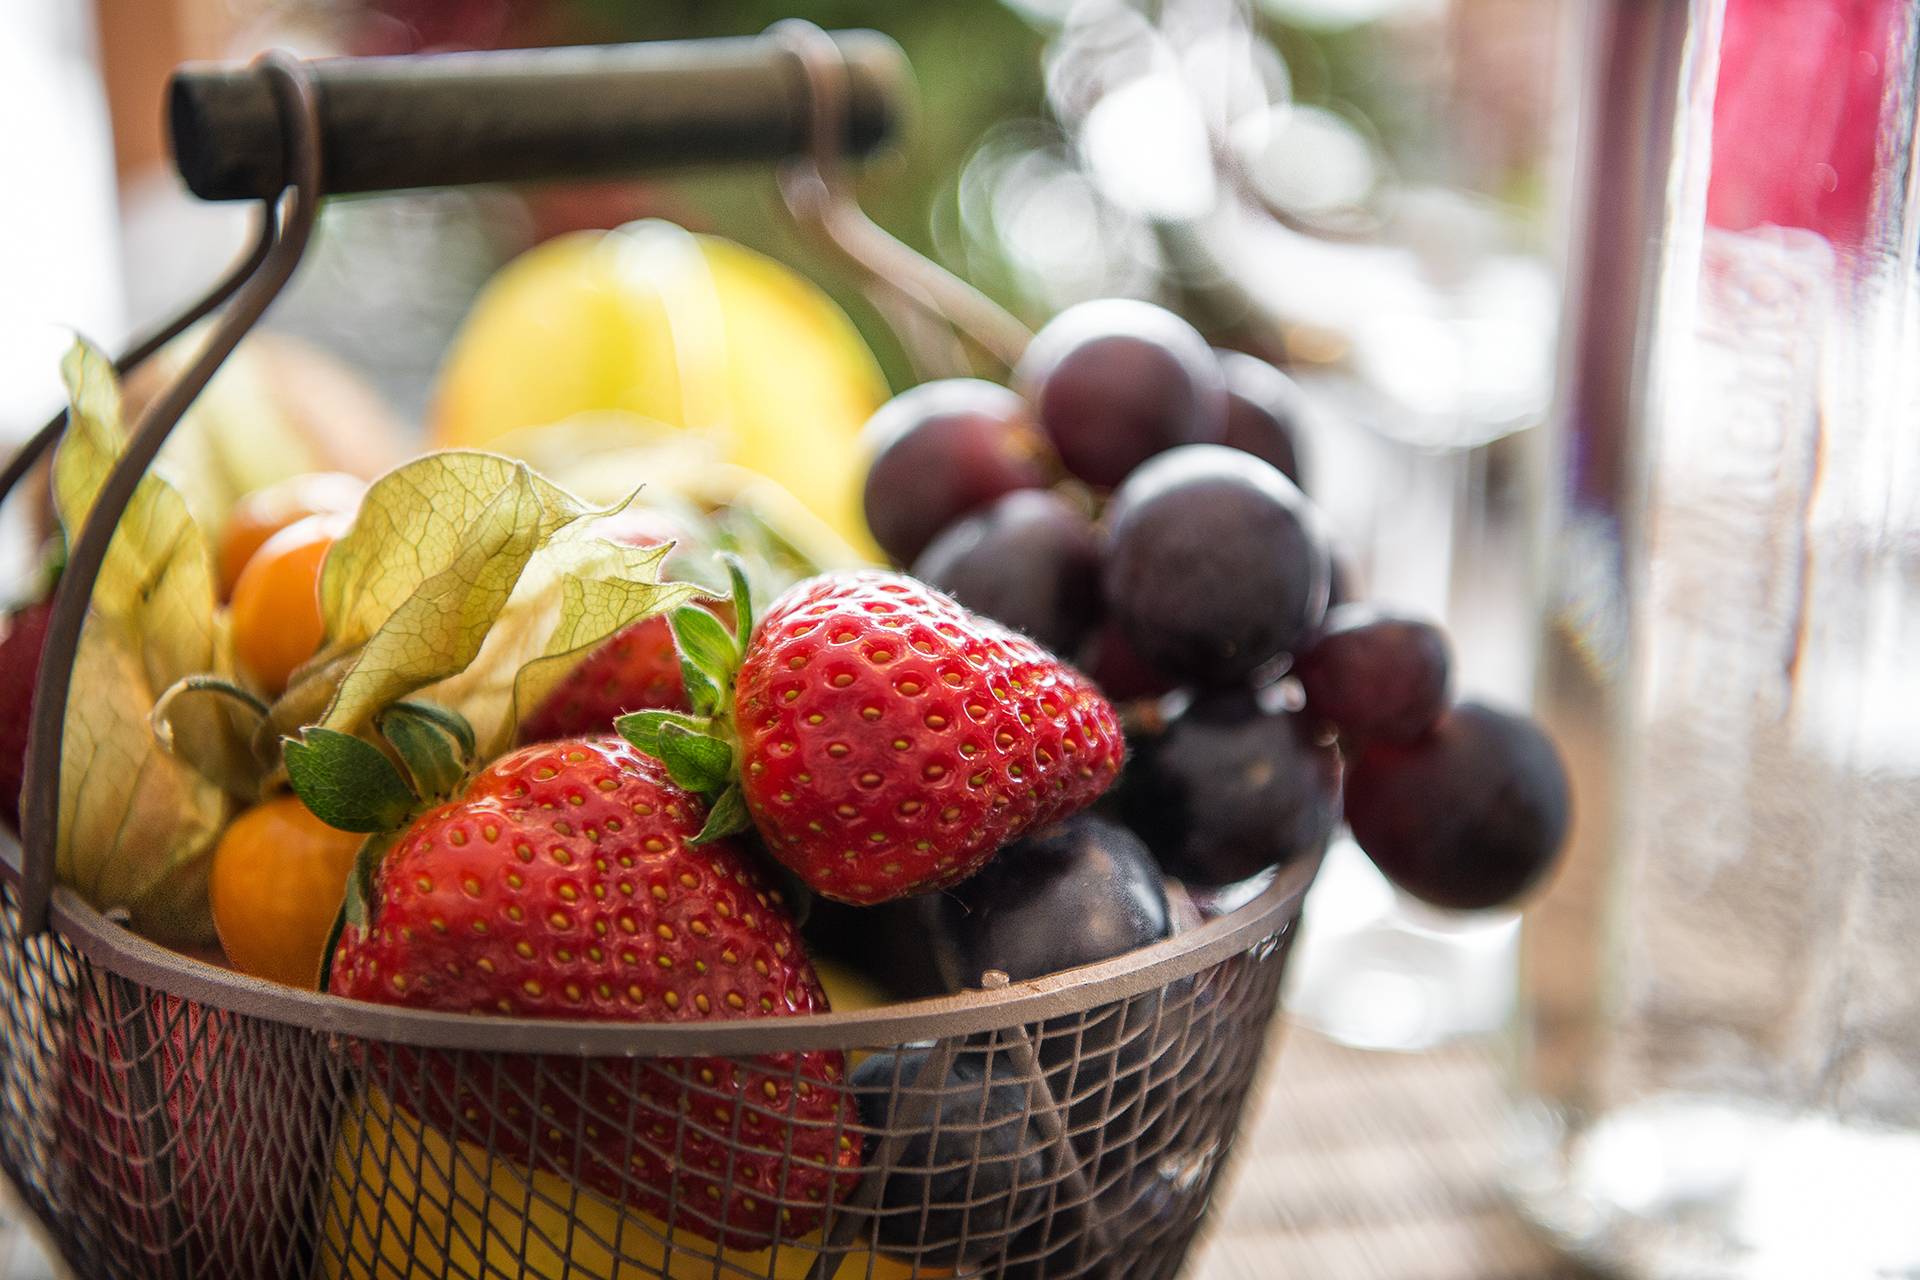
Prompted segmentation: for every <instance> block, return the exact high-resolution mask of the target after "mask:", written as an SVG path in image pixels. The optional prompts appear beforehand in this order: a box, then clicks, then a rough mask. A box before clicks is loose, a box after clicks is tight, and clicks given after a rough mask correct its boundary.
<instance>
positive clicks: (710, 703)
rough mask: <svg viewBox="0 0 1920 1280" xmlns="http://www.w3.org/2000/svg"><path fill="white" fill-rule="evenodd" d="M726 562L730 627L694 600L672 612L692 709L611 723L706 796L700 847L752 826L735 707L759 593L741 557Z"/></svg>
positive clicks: (637, 713) (635, 714) (698, 837)
mask: <svg viewBox="0 0 1920 1280" xmlns="http://www.w3.org/2000/svg"><path fill="white" fill-rule="evenodd" d="M720 559H721V562H722V563H723V564H725V565H726V568H727V578H728V580H729V581H730V582H731V583H732V587H733V629H732V631H728V630H727V628H726V626H725V624H723V623H722V622H721V621H720V620H719V619H718V618H716V617H714V615H713V614H711V613H709V612H708V611H707V610H705V609H701V608H697V607H694V606H692V605H683V606H681V607H680V608H678V609H675V610H674V611H673V612H672V613H670V614H668V615H667V625H668V626H669V627H671V628H672V629H673V641H674V646H675V647H676V648H677V649H679V651H680V674H681V680H682V683H683V684H685V686H686V690H687V705H688V706H689V707H690V708H691V711H690V712H685V711H635V712H632V713H631V714H628V715H624V716H621V717H620V718H619V719H617V720H615V721H614V722H613V723H614V728H615V729H617V730H618V731H619V733H620V736H621V737H623V738H625V739H626V740H627V741H628V742H631V743H632V744H633V745H634V747H635V748H636V749H637V750H639V751H640V752H642V753H643V754H645V755H649V756H652V757H653V758H654V759H656V760H658V761H660V762H661V763H662V764H664V765H665V766H666V767H667V775H668V776H669V777H671V778H672V779H673V780H674V782H675V783H677V784H678V785H680V786H682V787H685V788H686V789H687V790H689V791H692V792H695V793H697V794H699V795H702V796H704V797H706V799H707V802H708V808H707V821H706V825H705V826H703V827H701V828H700V833H699V834H698V835H696V836H695V837H694V838H693V843H694V844H706V843H708V842H710V841H714V840H720V839H724V838H725V837H727V836H731V835H737V834H739V833H740V832H742V831H745V830H746V829H747V828H748V827H749V826H750V825H752V820H751V819H750V818H749V817H748V815H747V804H746V799H745V797H744V796H743V795H742V793H741V790H740V747H739V741H738V737H737V735H736V733H735V732H734V727H733V717H732V706H733V681H734V676H735V674H736V673H737V672H738V671H739V670H740V663H741V661H742V660H743V659H744V658H745V656H746V652H747V641H748V639H749V638H750V637H751V636H752V635H753V593H752V591H751V590H750V588H749V587H748V584H747V572H746V567H745V566H744V565H743V564H742V563H741V562H740V559H739V557H737V556H734V555H732V554H723V555H722V556H721V557H720Z"/></svg>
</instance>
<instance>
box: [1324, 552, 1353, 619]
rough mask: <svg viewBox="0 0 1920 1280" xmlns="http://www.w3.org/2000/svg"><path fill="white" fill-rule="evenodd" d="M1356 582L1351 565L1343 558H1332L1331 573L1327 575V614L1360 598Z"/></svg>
mask: <svg viewBox="0 0 1920 1280" xmlns="http://www.w3.org/2000/svg"><path fill="white" fill-rule="evenodd" d="M1357 581H1358V579H1357V577H1356V576H1355V573H1354V569H1353V565H1352V564H1351V563H1349V562H1348V561H1347V559H1346V558H1345V557H1344V556H1335V557H1333V567H1332V572H1331V573H1329V574H1328V575H1327V612H1329V613H1331V612H1333V611H1334V610H1335V609H1338V608H1339V607H1340V606H1341V605H1343V604H1352V603H1353V602H1354V601H1355V600H1358V599H1359V598H1360V593H1359V589H1358V588H1357V587H1356V585H1355V583H1356V582H1357Z"/></svg>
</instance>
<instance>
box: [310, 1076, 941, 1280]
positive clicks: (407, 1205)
mask: <svg viewBox="0 0 1920 1280" xmlns="http://www.w3.org/2000/svg"><path fill="white" fill-rule="evenodd" d="M355 1183H357V1184H358V1189H357V1191H356V1190H355V1187H354V1185H353V1184H355ZM481 1206H485V1210H484V1212H483V1211H482V1208H481ZM323 1214H324V1220H323V1222H322V1223H321V1235H322V1241H321V1247H320V1267H319V1272H320V1274H321V1275H322V1276H324V1277H326V1278H327V1280H441V1278H442V1277H444V1276H449V1275H463V1276H464V1275H475V1276H477V1275H502V1276H522V1275H524V1276H536V1277H549V1276H553V1277H557V1276H561V1275H566V1276H595V1277H603V1278H604V1280H643V1277H644V1278H645V1280H654V1278H655V1277H659V1276H668V1277H671V1278H672V1280H711V1277H713V1276H714V1275H716V1274H726V1275H750V1276H764V1275H767V1274H768V1263H769V1262H770V1261H773V1262H774V1266H773V1270H772V1274H773V1275H774V1276H776V1277H778V1278H779V1280H802V1277H804V1276H806V1275H807V1274H808V1271H809V1270H810V1269H811V1267H812V1266H813V1263H814V1259H815V1255H814V1254H813V1253H811V1252H809V1251H808V1250H807V1249H806V1248H805V1247H802V1246H799V1245H790V1246H787V1247H785V1248H782V1249H781V1250H780V1255H779V1258H778V1259H777V1260H774V1259H772V1258H770V1257H769V1255H768V1254H767V1253H765V1252H760V1253H741V1252H738V1251H736V1250H731V1249H729V1250H723V1251H721V1252H720V1255H719V1256H720V1259H721V1262H722V1266H721V1267H720V1268H716V1266H715V1260H714V1253H713V1250H715V1249H717V1248H718V1246H716V1245H713V1244H711V1243H709V1242H707V1241H705V1240H701V1239H699V1238H698V1237H696V1236H689V1235H687V1234H685V1233H684V1232H683V1233H681V1235H680V1236H679V1237H678V1238H676V1240H675V1248H674V1251H673V1254H672V1256H671V1257H669V1256H668V1255H667V1249H666V1246H665V1244H664V1243H663V1241H664V1240H665V1238H666V1227H665V1225H664V1224H662V1223H661V1222H660V1221H659V1220H657V1219H655V1218H652V1217H649V1216H647V1215H646V1214H642V1213H638V1212H635V1211H633V1210H629V1209H623V1208H621V1207H620V1206H618V1205H616V1204H614V1203H613V1202H612V1201H610V1200H607V1199H605V1198H603V1197H601V1196H599V1195H596V1194H595V1193H593V1192H591V1191H588V1190H586V1189H585V1188H583V1187H580V1186H578V1185H576V1184H574V1183H572V1182H570V1181H568V1180H567V1179H565V1178H562V1177H559V1176H558V1175H555V1174H551V1173H540V1172H532V1173H530V1172H529V1171H528V1170H526V1169H524V1168H522V1167H520V1166H518V1165H515V1164H511V1163H509V1162H507V1161H506V1160H503V1159H498V1158H496V1159H493V1160H491V1161H489V1160H488V1158H487V1157H486V1155H485V1154H484V1153H483V1152H481V1151H480V1150H479V1149H477V1148H475V1147H473V1146H471V1145H470V1144H467V1143H464V1142H463V1143H459V1144H453V1143H449V1142H448V1141H447V1139H446V1136H445V1135H444V1134H442V1133H440V1132H439V1131H438V1130H435V1129H433V1128H430V1127H429V1126H427V1125H425V1124H423V1123H421V1122H420V1121H419V1120H418V1119H417V1118H415V1117H414V1116H412V1115H410V1114H408V1113H407V1112H405V1111H398V1110H395V1109H394V1108H393V1107H392V1106H391V1105H390V1104H389V1103H388V1102H387V1100H386V1098H385V1097H384V1096H382V1095H381V1094H379V1093H378V1092H369V1093H368V1094H367V1095H366V1096H365V1097H364V1098H362V1099H361V1100H360V1101H359V1102H358V1103H356V1105H355V1106H354V1107H353V1108H352V1109H351V1110H350V1112H349V1113H348V1115H347V1116H346V1117H344V1119H343V1121H342V1124H341V1129H340V1136H339V1139H338V1141H337V1142H336V1143H335V1144H334V1160H333V1181H332V1185H331V1187H330V1188H329V1194H328V1198H327V1205H326V1207H325V1209H324V1210H323ZM616 1242H617V1248H618V1251H619V1252H618V1255H617V1256H616V1254H615V1248H616ZM869 1264H871V1265H872V1268H873V1270H872V1272H871V1273H869V1271H868V1270H867V1268H868V1266H869ZM523 1267H524V1270H523V1269H522V1268H523ZM735 1268H738V1269H737V1270H736V1269H735ZM834 1274H835V1277H836V1280H856V1278H861V1280H864V1278H865V1277H867V1276H868V1275H869V1274H871V1275H872V1277H873V1278H874V1280H907V1277H909V1276H912V1275H913V1274H914V1271H913V1268H912V1267H911V1266H908V1265H906V1264H904V1263H902V1262H899V1261H897V1260H895V1259H892V1258H888V1257H885V1256H882V1255H878V1254H871V1253H868V1252H867V1251H865V1250H863V1249H858V1248H856V1249H854V1250H853V1251H852V1252H851V1253H849V1254H847V1256H846V1258H845V1259H844V1260H843V1261H842V1262H841V1264H840V1267H839V1269H838V1270H837V1271H836V1272H835V1273H834ZM918 1274H919V1275H921V1276H941V1275H950V1274H951V1272H946V1271H939V1270H928V1269H927V1268H924V1267H923V1268H921V1270H920V1272H919V1273H918Z"/></svg>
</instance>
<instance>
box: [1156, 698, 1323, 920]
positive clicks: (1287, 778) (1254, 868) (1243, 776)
mask: <svg viewBox="0 0 1920 1280" xmlns="http://www.w3.org/2000/svg"><path fill="white" fill-rule="evenodd" d="M1119 805H1120V814H1121V818H1122V820H1123V821H1125V822H1126V824H1127V825H1128V826H1129V827H1131V828H1133V830H1134V831H1135V832H1137V833H1138V834H1139V836H1140V838H1141V839H1143V840H1145V841H1146V842H1147V847H1148V848H1149V849H1151V850H1152V851H1153V856H1154V858H1155V859H1157V860H1158V861H1159V863H1160V866H1161V867H1162V868H1163V869H1164V870H1165V871H1166V873H1167V874H1168V875H1170V876H1176V877H1178V878H1179V879H1181V880H1184V881H1187V882H1189V883H1191V884H1195V885H1205V886H1217V885H1228V884H1235V883H1238V882H1239V881H1242V880H1245V879H1247V878H1248V877H1250V876H1253V875H1257V874H1258V873H1260V872H1261V871H1264V870H1266V869H1267V868H1268V867H1272V866H1279V865H1281V864H1284V863H1289V862H1293V861H1295V860H1296V859H1300V858H1311V857H1318V856H1319V855H1320V854H1321V853H1322V852H1324V851H1325V849H1326V847H1327V840H1328V839H1329V838H1330V837H1331V836H1332V834H1333V829H1334V828H1335V827H1336V826H1338V825H1339V822H1340V756H1339V753H1338V752H1336V751H1335V750H1334V749H1333V748H1332V747H1330V746H1325V745H1322V744H1321V743H1320V742H1318V741H1317V740H1316V739H1315V736H1314V733H1313V731H1312V728H1311V726H1310V725H1309V723H1308V722H1307V720H1306V718H1305V717H1304V716H1300V715H1298V714H1295V713H1293V712H1290V711H1283V710H1277V709H1275V710H1269V709H1267V708H1266V707H1263V706H1262V705H1261V703H1260V700H1259V698H1258V697H1256V696H1255V695H1254V694H1253V693H1252V692H1250V691H1247V690H1240V689H1235V690H1229V691H1223V692H1219V693H1214V694H1208V695H1203V696H1201V697H1199V698H1196V699H1195V700H1194V701H1193V703H1192V705H1190V706H1189V707H1188V708H1187V709H1186V710H1185V711H1182V712H1181V713H1180V714H1179V715H1177V716H1175V717H1174V718H1173V719H1172V720H1171V721H1169V722H1168V723H1167V726H1166V728H1165V729H1164V730H1163V731H1162V732H1160V733H1159V734H1157V735H1154V736H1152V737H1147V738H1142V739H1140V740H1139V741H1137V742H1136V743H1134V750H1133V758H1132V759H1130V760H1128V761H1127V771H1126V777H1125V779H1124V780H1123V781H1122V783H1121V786H1120V790H1119Z"/></svg>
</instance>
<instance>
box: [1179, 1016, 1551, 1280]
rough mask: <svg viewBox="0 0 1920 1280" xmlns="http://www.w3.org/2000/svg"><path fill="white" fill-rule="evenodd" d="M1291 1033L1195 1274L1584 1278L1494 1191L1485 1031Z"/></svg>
mask: <svg viewBox="0 0 1920 1280" xmlns="http://www.w3.org/2000/svg"><path fill="white" fill-rule="evenodd" d="M1282 1035H1283V1041H1282V1042H1281V1044H1280V1045H1278V1046H1276V1047H1277V1048H1278V1049H1279V1052H1278V1053H1277V1055H1275V1056H1274V1057H1272V1058H1270V1059H1269V1061H1268V1063H1267V1068H1266V1073H1265V1077H1264V1080H1263V1082H1262V1084H1261V1086H1260V1087H1261V1094H1260V1098H1259V1101H1258V1103H1257V1104H1256V1106H1255V1108H1254V1113H1253V1115H1252V1116H1251V1117H1250V1118H1249V1120H1248V1127H1247V1129H1246V1131H1245V1132H1244V1133H1243V1134H1242V1135H1241V1137H1240V1141H1239V1144H1238V1146H1237V1147H1236V1150H1235V1155H1234V1159H1233V1164H1232V1167H1231V1168H1230V1169H1229V1171H1228V1174H1227V1179H1226V1185H1225V1186H1224V1187H1223V1188H1222V1190H1221V1191H1220V1193H1219V1198H1218V1202H1217V1204H1216V1206H1215V1209H1214V1213H1213V1216H1212V1218H1211V1219H1210V1222H1209V1225H1208V1228H1207V1231H1206V1235H1205V1236H1204V1237H1203V1239H1202V1240H1201V1241H1200V1243H1199V1244H1198V1245H1197V1246H1196V1248H1195V1252H1194V1256H1193V1258H1192V1260H1191V1262H1190V1263H1189V1265H1188V1267H1187V1272H1186V1275H1187V1280H1321V1278H1323V1277H1331V1278H1333V1280H1585V1277H1586V1275H1587V1273H1585V1272H1583V1271H1580V1270H1578V1269H1577V1268H1575V1267H1573V1266H1572V1265H1571V1264H1569V1263H1566V1262H1564V1261H1562V1260H1560V1259H1559V1258H1558V1257H1557V1256H1556V1255H1555V1254H1554V1253H1553V1252H1552V1251H1551V1250H1549V1249H1548V1248H1547V1247H1546V1246H1545V1245H1543V1244H1542V1243H1540V1242H1539V1240H1537V1239H1536V1238H1535V1237H1534V1236H1533V1235H1532V1234H1531V1232H1530V1231H1529V1229H1528V1228H1527V1227H1526V1225H1525V1224H1524V1223H1522V1222H1521V1221H1520V1220H1519V1219H1518V1218H1517V1217H1516V1216H1515V1215H1514V1213H1513V1211H1512V1210H1511V1209H1509V1208H1508V1207H1507V1205H1506V1202H1505V1201H1504V1199H1503V1198H1502V1196H1501V1193H1500V1187H1499V1145H1498V1144H1499V1138H1498V1135H1499V1134H1500V1132H1501V1125H1502V1123H1503V1107H1504V1095H1503V1092H1502V1082H1501V1072H1500V1067H1499V1062H1498V1059H1497V1058H1496V1056H1495V1053H1494V1051H1493V1049H1492V1048H1491V1047H1490V1046H1488V1045H1486V1044H1483V1043H1476V1044H1471V1045H1467V1046H1462V1047H1453V1048H1447V1049H1442V1050H1439V1051H1436V1052H1432V1053H1422V1054H1395V1053H1368V1052H1363V1051H1360V1050H1356V1049H1347V1048H1343V1047H1341V1046H1340V1045H1337V1044H1334V1043H1333V1042H1332V1041H1329V1040H1326V1039H1324V1038H1323V1037H1321V1036H1318V1035H1315V1034H1314V1033H1313V1032H1311V1031H1308V1030H1306V1029H1304V1028H1301V1027H1289V1028H1287V1029H1285V1030H1284V1032H1282Z"/></svg>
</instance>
